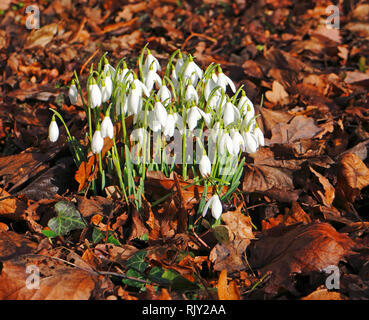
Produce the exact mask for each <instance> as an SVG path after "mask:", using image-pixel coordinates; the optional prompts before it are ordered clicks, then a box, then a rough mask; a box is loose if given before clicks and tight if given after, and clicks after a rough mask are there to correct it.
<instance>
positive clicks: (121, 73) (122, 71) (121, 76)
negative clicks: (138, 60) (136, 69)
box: [117, 61, 134, 83]
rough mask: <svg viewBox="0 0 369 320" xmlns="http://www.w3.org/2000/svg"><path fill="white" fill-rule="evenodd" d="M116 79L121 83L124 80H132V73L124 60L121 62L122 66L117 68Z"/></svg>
mask: <svg viewBox="0 0 369 320" xmlns="http://www.w3.org/2000/svg"><path fill="white" fill-rule="evenodd" d="M128 73H129V74H128ZM117 80H118V81H119V82H121V83H124V82H128V83H130V82H133V80H134V78H133V74H132V72H131V71H130V70H129V69H128V67H127V64H126V62H125V61H124V62H123V68H122V69H120V70H119V74H118V77H117Z"/></svg>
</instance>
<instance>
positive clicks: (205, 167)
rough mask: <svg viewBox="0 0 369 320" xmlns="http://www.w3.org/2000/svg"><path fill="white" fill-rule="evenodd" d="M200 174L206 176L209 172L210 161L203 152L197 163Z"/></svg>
mask: <svg viewBox="0 0 369 320" xmlns="http://www.w3.org/2000/svg"><path fill="white" fill-rule="evenodd" d="M199 170H200V174H201V176H202V177H203V178H207V177H209V176H210V173H211V162H210V159H209V157H208V156H207V155H206V154H203V155H202V157H201V160H200V163H199Z"/></svg>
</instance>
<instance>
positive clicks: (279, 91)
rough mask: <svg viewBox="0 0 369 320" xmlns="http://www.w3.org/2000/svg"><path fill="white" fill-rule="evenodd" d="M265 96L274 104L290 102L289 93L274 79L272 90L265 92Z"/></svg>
mask: <svg viewBox="0 0 369 320" xmlns="http://www.w3.org/2000/svg"><path fill="white" fill-rule="evenodd" d="M265 97H266V98H267V99H268V100H269V101H270V102H273V103H274V104H281V105H283V104H286V103H288V100H289V99H288V93H287V92H286V90H285V89H284V88H283V86H282V85H281V84H280V83H279V82H278V81H273V87H272V91H267V92H265Z"/></svg>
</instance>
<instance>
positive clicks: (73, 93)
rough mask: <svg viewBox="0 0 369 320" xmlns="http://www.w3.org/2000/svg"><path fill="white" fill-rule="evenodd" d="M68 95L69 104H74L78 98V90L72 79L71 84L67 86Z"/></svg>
mask: <svg viewBox="0 0 369 320" xmlns="http://www.w3.org/2000/svg"><path fill="white" fill-rule="evenodd" d="M68 97H69V100H70V103H71V104H75V103H76V102H77V99H78V90H77V87H76V85H75V83H74V80H73V81H72V84H71V86H70V87H69V91H68Z"/></svg>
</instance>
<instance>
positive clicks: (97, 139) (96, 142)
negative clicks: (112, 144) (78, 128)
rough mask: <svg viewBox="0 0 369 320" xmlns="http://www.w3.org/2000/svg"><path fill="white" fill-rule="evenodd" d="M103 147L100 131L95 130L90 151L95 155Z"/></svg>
mask: <svg viewBox="0 0 369 320" xmlns="http://www.w3.org/2000/svg"><path fill="white" fill-rule="evenodd" d="M103 146H104V139H103V137H102V135H101V131H100V130H96V131H95V133H94V135H93V137H92V143H91V150H92V152H93V153H94V154H96V153H99V152H101V150H102V148H103Z"/></svg>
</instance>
